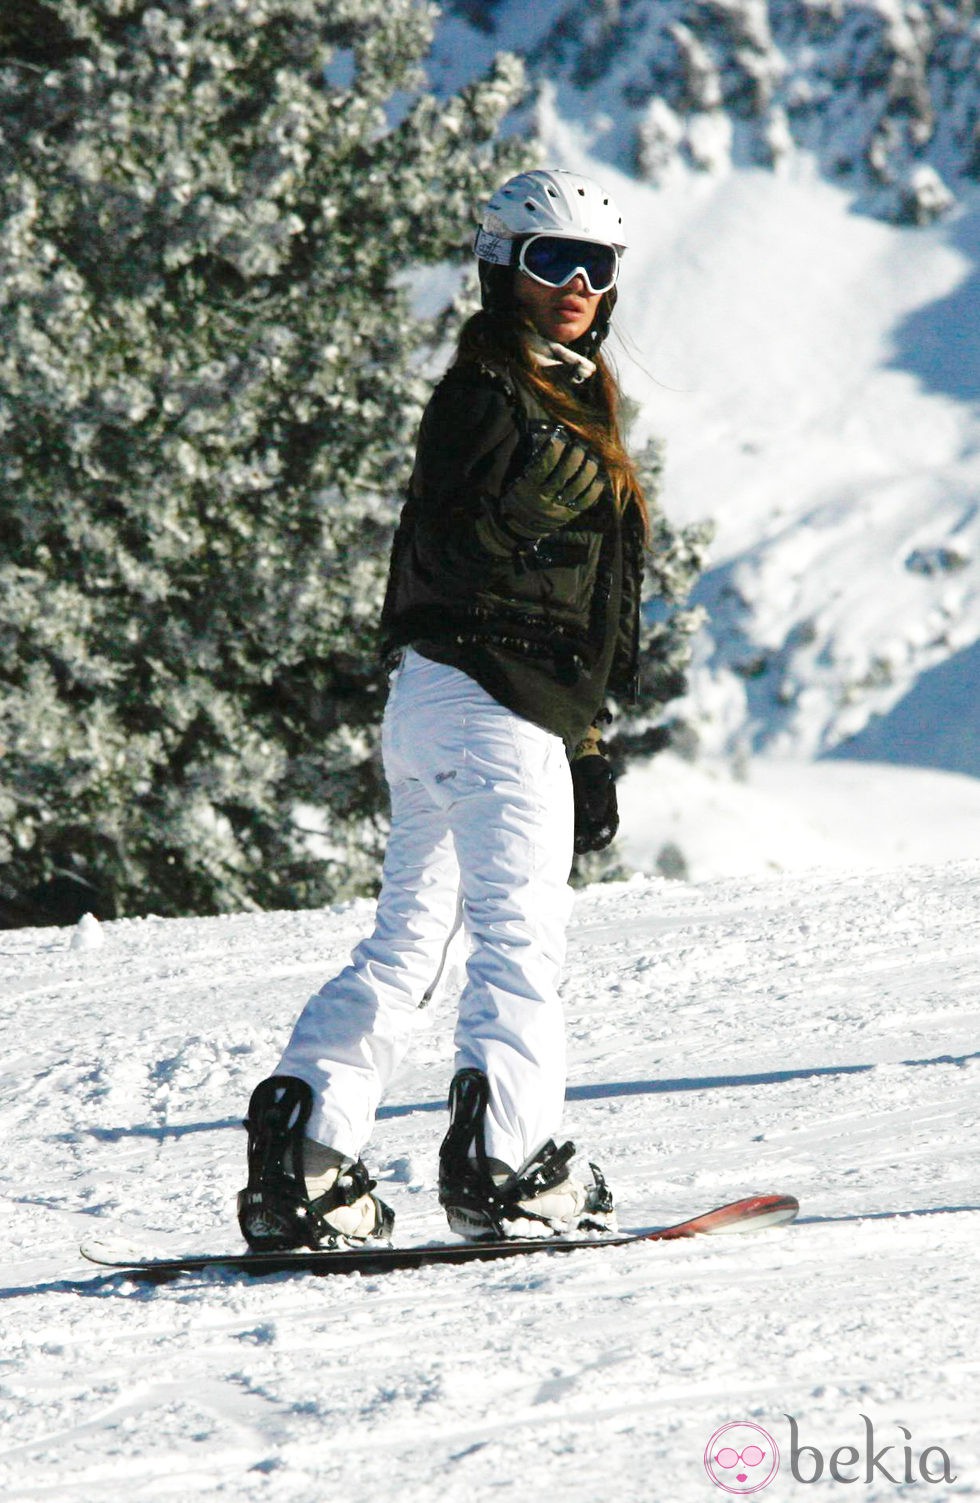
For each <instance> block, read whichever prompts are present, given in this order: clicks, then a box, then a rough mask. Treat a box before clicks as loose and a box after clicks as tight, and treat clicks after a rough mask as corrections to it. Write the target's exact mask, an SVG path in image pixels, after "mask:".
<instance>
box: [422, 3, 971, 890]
mask: <svg viewBox="0 0 980 1503" xmlns="http://www.w3.org/2000/svg"><path fill="white" fill-rule="evenodd" d="M471 9H473V10H476V11H480V10H482V11H483V12H484V13H485V14H486V15H487V16H489V17H491V19H492V20H493V21H494V23H495V29H494V30H492V31H491V32H489V33H487V32H477V31H474V30H473V29H472V28H471V27H467V26H466V25H465V24H464V22H463V21H462V20H461V19H459V18H455V19H449V20H446V21H445V22H444V23H443V25H442V27H441V29H440V33H439V38H438V41H437V48H436V54H435V62H434V76H435V77H436V78H437V79H438V80H441V81H443V82H444V83H445V84H446V85H447V86H448V85H449V84H451V83H456V82H458V81H459V80H461V79H462V78H464V77H466V76H468V75H469V74H470V73H472V71H474V70H475V69H476V68H477V67H478V66H480V65H481V64H484V63H485V62H486V60H487V59H488V57H489V56H490V55H491V54H492V52H493V51H494V49H496V48H497V47H510V48H513V49H515V50H518V51H521V52H523V53H525V54H526V55H528V56H529V57H530V59H531V66H532V74H533V76H534V78H535V80H536V90H537V93H536V98H535V105H534V110H533V117H534V124H535V127H536V129H537V131H538V135H539V139H540V143H541V147H540V156H541V160H542V162H545V163H549V162H550V163H557V164H559V165H564V166H570V167H575V168H578V169H580V170H583V171H586V172H590V173H592V174H594V175H596V176H598V177H600V178H601V179H602V180H603V181H604V182H606V183H607V184H609V185H610V186H611V187H612V188H613V190H614V191H615V193H616V195H617V198H618V199H620V200H622V202H623V204H624V207H625V212H626V216H627V224H628V226H629V228H630V249H629V253H628V255H627V257H626V259H625V263H624V275H623V282H622V300H621V303H620V310H619V324H620V329H621V330H622V331H623V334H624V338H623V340H622V342H621V343H620V344H619V345H618V346H616V345H615V342H614V347H613V353H614V355H615V356H616V358H617V361H618V364H619V367H620V371H621V375H622V377H623V380H624V382H625V385H626V386H627V389H628V390H629V392H630V394H631V395H632V396H633V397H634V398H635V399H636V400H637V401H638V403H639V405H640V417H639V419H638V422H637V425H636V431H635V437H636V439H637V441H640V440H642V439H644V438H645V437H646V436H647V435H649V434H651V433H655V434H658V435H660V436H661V437H663V438H664V439H665V441H666V455H667V464H666V476H665V494H664V504H665V507H666V509H667V511H668V513H669V515H670V516H671V517H672V518H673V519H674V520H676V521H678V522H686V521H690V520H696V519H701V518H705V517H710V518H712V519H713V520H714V521H715V523H716V524H717V527H718V536H717V541H716V544H715V546H714V550H713V555H712V566H711V571H710V573H709V575H708V577H707V579H706V580H705V582H704V585H703V588H702V591H701V599H702V600H703V601H704V603H705V604H707V606H708V607H709V609H710V612H711V617H712V621H711V627H710V629H709V631H708V632H707V633H705V634H704V635H703V636H702V638H701V641H700V644H699V658H698V666H697V671H696V673H695V675H694V679H693V688H692V694H691V696H690V698H689V700H688V701H687V702H686V703H684V704H683V705H681V706H679V707H675V708H677V709H678V710H679V713H680V714H681V715H682V716H683V717H684V718H685V719H686V720H687V721H688V722H689V723H690V724H691V725H692V726H693V727H694V728H695V729H696V731H697V734H698V736H699V738H700V744H701V748H702V752H703V753H704V754H705V755H706V756H707V757H708V758H713V759H716V762H717V759H722V760H735V761H736V762H744V759H745V758H746V757H747V756H751V755H762V756H765V757H766V758H769V759H771V758H777V759H780V760H785V761H788V762H790V763H794V764H799V763H804V764H806V763H808V762H810V761H811V760H812V759H814V758H819V757H823V756H828V755H833V756H836V757H844V758H852V757H853V758H859V759H861V760H862V761H866V762H868V763H872V764H878V763H897V764H901V765H903V766H905V767H909V768H911V767H916V768H919V767H928V768H931V769H937V770H946V771H950V772H956V773H959V774H967V775H968V776H972V777H976V776H978V775H980V750H978V748H980V723H978V719H977V717H978V715H980V692H978V688H977V684H978V660H977V650H978V648H977V644H978V641H980V508H978V505H977V496H978V495H980V402H978V398H980V384H978V378H977V349H978V345H980V298H978V296H977V288H978V280H977V275H978V273H977V264H978V252H980V196H978V192H977V189H976V186H975V182H974V181H973V180H972V179H971V178H970V176H969V172H968V170H967V156H968V151H967V146H968V137H969V128H970V127H969V122H970V120H971V119H972V118H974V116H975V111H974V112H973V115H971V110H972V108H973V107H972V105H971V104H970V100H972V98H973V93H974V91H975V89H976V76H977V75H976V70H975V68H974V67H973V63H972V58H973V53H974V50H975V47H976V45H977V34H976V23H975V22H973V21H971V20H970V18H969V16H968V15H966V13H965V12H962V11H960V12H957V11H956V10H955V8H950V7H938V6H928V7H922V6H914V5H911V4H907V3H905V0H887V3H886V0H846V3H843V4H841V5H834V6H818V5H812V6H809V7H808V6H806V5H800V4H791V3H778V4H777V3H769V4H767V5H763V4H761V3H754V4H753V3H743V0H726V3H725V4H719V5H709V4H697V3H689V0H684V3H680V0H667V3H663V4H654V3H651V0H632V3H630V4H626V5H623V6H602V7H591V8H590V7H585V8H583V7H580V6H579V7H576V6H571V5H566V4H563V3H558V0H555V3H549V4H546V5H542V6H540V7H534V8H533V9H528V8H527V7H525V6H522V5H520V4H518V3H516V0H501V3H499V4H493V5H483V6H480V5H476V6H474V7H471ZM678 27H680V28H681V30H680V31H678ZM685 28H686V30H685ZM685 37H686V40H685ZM678 39H680V41H681V42H683V47H686V48H688V53H686V54H685V56H688V63H684V64H682V60H681V53H680V52H679V51H678V47H679V45H680V42H679V41H678ZM695 43H697V46H695ZM683 47H682V48H681V51H683ZM698 47H700V48H701V52H699V53H698V52H697V48H698ZM691 48H694V52H691V51H690V49H691ZM695 53H697V56H698V57H699V58H700V63H699V64H698V67H694V65H693V63H690V58H691V57H693V56H694V54H695ZM699 69H700V71H699ZM751 78H755V79H756V81H757V82H758V83H759V87H760V90H761V92H756V93H753V91H752V90H751V89H747V85H746V80H749V79H751ZM902 80H904V82H902V83H901V86H900V81H902ZM763 84H764V85H765V87H763ZM903 89H904V91H905V92H904V93H903ZM699 90H701V91H702V94H703V98H701V103H700V104H699V103H698V99H699V98H700V97H701V96H700V95H699V93H698V91H699ZM767 91H768V92H767ZM930 91H931V93H930ZM658 99H659V100H660V101H661V102H663V101H669V102H671V104H670V107H671V108H672V109H674V110H675V113H676V114H677V119H678V120H680V121H681V124H682V127H683V128H682V130H681V133H680V135H678V136H677V138H676V140H673V144H672V145H671V146H670V149H669V150H665V153H664V156H663V160H662V162H661V163H660V166H659V168H658V169H657V171H656V172H652V171H650V172H647V176H646V178H645V179H643V178H641V177H640V176H637V168H638V162H639V160H640V159H639V157H638V156H637V141H638V140H639V138H640V136H642V131H643V129H644V128H645V127H644V122H647V123H649V116H650V110H651V109H652V108H653V107H654V104H655V102H656V100H658ZM903 99H904V101H905V104H904V105H903V104H902V101H903ZM930 99H931V104H930V103H929V101H930ZM930 110H931V111H932V114H931V115H930ZM780 111H782V112H783V115H784V116H785V118H786V119H787V120H791V124H792V131H791V132H790V134H789V135H787V136H786V139H785V142H784V147H785V149H782V150H780V151H777V152H776V153H775V154H774V155H773V154H770V156H769V158H767V159H766V160H767V161H768V163H769V165H767V166H765V167H764V166H761V165H753V163H754V162H759V161H761V160H762V159H763V158H764V157H765V153H762V154H761V155H760V153H759V151H758V150H757V149H756V148H757V147H758V145H759V142H760V141H761V140H762V139H763V138H764V137H766V135H767V132H768V135H769V137H772V138H773V139H775V136H774V135H773V132H774V131H775V133H776V135H778V131H776V125H777V124H778V118H779V112H780ZM654 113H655V114H656V110H654ZM886 115H887V117H888V119H889V120H891V121H892V124H893V125H894V129H892V127H891V126H890V125H889V126H887V128H886ZM893 116H894V117H895V118H894V119H893ZM899 117H900V118H899ZM659 118H661V121H663V119H665V118H666V117H665V116H663V112H661V115H660V117H659ZM930 121H931V124H929V122H930ZM927 125H928V127H929V128H928V129H927V128H926V126H927ZM889 131H890V132H891V134H889ZM638 132H639V133H640V134H639V136H638V134H637V133H638ZM876 133H877V134H876ZM668 136H669V132H668ZM886 137H887V140H888V143H889V144H888V152H887V153H886V155H887V156H888V164H885V163H884V161H883V160H882V162H879V169H880V170H879V169H875V170H876V171H877V176H875V172H872V171H871V170H870V168H869V166H868V163H869V162H870V161H871V159H872V157H873V156H874V151H873V149H872V146H873V143H874V142H875V141H879V144H880V142H881V141H884V140H885V138H886ZM753 142H754V143H755V144H754V145H753ZM916 142H918V144H917V145H916ZM964 143H967V144H964ZM668 145H670V141H668ZM964 153H966V155H964ZM641 155H642V153H641ZM916 161H918V162H919V165H920V166H921V165H922V164H927V165H929V168H930V170H938V171H940V172H941V173H942V174H943V175H944V177H945V178H946V179H947V180H948V182H949V183H951V184H953V185H954V187H955V202H953V201H952V199H951V200H950V206H949V207H948V209H947V212H946V213H945V214H944V215H943V216H941V217H940V218H939V219H938V220H937V221H936V222H935V223H932V224H931V225H928V226H926V227H922V228H918V227H912V226H910V225H907V224H898V223H895V222H893V221H891V220H889V219H888V218H887V217H875V212H872V211H876V212H879V213H880V215H882V216H887V214H888V212H890V210H889V207H888V205H889V203H892V200H893V199H894V195H895V193H896V192H898V190H899V186H900V185H901V183H906V184H907V183H908V182H909V181H911V179H912V178H913V177H914V176H915V173H916V172H917V171H918V168H917V166H916ZM835 164H836V166H835ZM844 166H846V167H847V171H846V173H845V172H844V171H843V168H844ZM835 173H836V176H835V175H834V174H835ZM964 173H965V174H966V175H964ZM651 179H652V180H651ZM889 195H891V198H889ZM892 208H894V204H893V203H892ZM867 782H868V780H867V779H865V782H864V783H863V784H862V786H867ZM921 786H922V788H923V789H924V788H925V787H926V785H921ZM929 786H930V787H931V788H932V789H935V788H936V787H937V786H938V785H937V784H936V783H935V782H933V783H932V784H931V785H929ZM960 786H962V785H960ZM948 791H949V792H950V793H953V792H955V788H953V787H952V786H951V787H950V789H949V790H948ZM729 793H730V796H731V797H732V798H733V799H735V798H737V797H738V787H737V785H735V784H733V785H732V787H731V789H730V790H729ZM747 812H748V811H746V814H747ZM975 850H976V846H972V847H971V846H967V845H965V844H964V845H963V846H962V847H961V851H960V853H961V854H964V855H966V854H973V853H974V852H975ZM753 864H755V865H757V864H758V857H757V854H753V856H752V858H751V861H750V863H749V865H750V869H751V867H752V866H753Z"/></svg>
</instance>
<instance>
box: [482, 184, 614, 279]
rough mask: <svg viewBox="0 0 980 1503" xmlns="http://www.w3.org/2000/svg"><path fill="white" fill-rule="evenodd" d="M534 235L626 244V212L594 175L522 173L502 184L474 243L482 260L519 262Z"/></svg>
mask: <svg viewBox="0 0 980 1503" xmlns="http://www.w3.org/2000/svg"><path fill="white" fill-rule="evenodd" d="M528 235H555V236H558V237H560V238H562V239H566V240H594V241H596V242H597V243H598V244H600V245H614V246H615V247H616V249H617V251H619V252H620V253H622V252H623V251H624V250H625V249H626V235H625V231H624V230H623V216H622V215H621V214H620V212H619V210H618V209H617V207H616V204H615V201H614V200H613V198H612V197H611V195H610V194H608V193H607V192H606V191H605V189H604V188H601V187H600V186H599V184H598V183H596V182H594V181H593V180H592V178H589V177H582V175H581V174H580V173H578V172H565V171H563V170H562V169H560V168H548V169H545V168H535V169H534V170H533V171H531V172H521V173H518V175H517V177H512V178H509V179H508V181H507V182H506V183H504V184H503V185H502V186H501V187H499V188H498V189H497V191H496V193H494V195H493V197H492V198H491V199H490V201H489V203H488V204H487V206H486V209H485V210H484V213H483V219H482V220H481V222H480V228H479V230H478V231H477V235H476V243H475V245H474V249H475V251H476V254H477V256H478V257H479V259H480V260H481V261H489V262H490V263H491V264H492V265H494V266H513V265H514V259H515V248H516V247H517V246H518V245H519V244H520V242H521V241H522V240H524V239H526V238H527V236H528Z"/></svg>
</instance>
